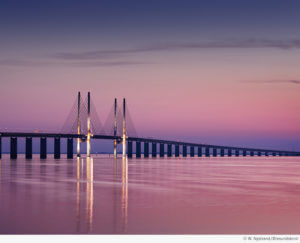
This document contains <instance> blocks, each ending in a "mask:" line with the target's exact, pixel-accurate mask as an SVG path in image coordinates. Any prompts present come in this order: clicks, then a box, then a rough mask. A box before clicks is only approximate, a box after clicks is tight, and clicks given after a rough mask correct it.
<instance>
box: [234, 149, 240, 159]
mask: <svg viewBox="0 0 300 243" xmlns="http://www.w3.org/2000/svg"><path fill="white" fill-rule="evenodd" d="M235 156H236V157H239V156H240V151H239V150H238V149H236V150H235Z"/></svg>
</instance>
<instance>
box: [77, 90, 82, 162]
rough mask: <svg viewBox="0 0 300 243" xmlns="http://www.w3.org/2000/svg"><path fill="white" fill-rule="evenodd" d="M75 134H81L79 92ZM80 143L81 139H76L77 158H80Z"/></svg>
mask: <svg viewBox="0 0 300 243" xmlns="http://www.w3.org/2000/svg"><path fill="white" fill-rule="evenodd" d="M77 112H78V113H77V134H78V135H80V134H81V128H80V92H78V106H77ZM80 143H81V138H77V157H80Z"/></svg>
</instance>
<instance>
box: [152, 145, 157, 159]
mask: <svg viewBox="0 0 300 243" xmlns="http://www.w3.org/2000/svg"><path fill="white" fill-rule="evenodd" d="M156 147H157V146H156V143H152V158H154V157H156Z"/></svg>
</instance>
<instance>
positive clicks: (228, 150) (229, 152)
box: [227, 149, 232, 157]
mask: <svg viewBox="0 0 300 243" xmlns="http://www.w3.org/2000/svg"><path fill="white" fill-rule="evenodd" d="M227 156H228V157H231V156H232V150H231V149H227Z"/></svg>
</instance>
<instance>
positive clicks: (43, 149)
mask: <svg viewBox="0 0 300 243" xmlns="http://www.w3.org/2000/svg"><path fill="white" fill-rule="evenodd" d="M40 158H41V159H46V158H47V138H41V140H40Z"/></svg>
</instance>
